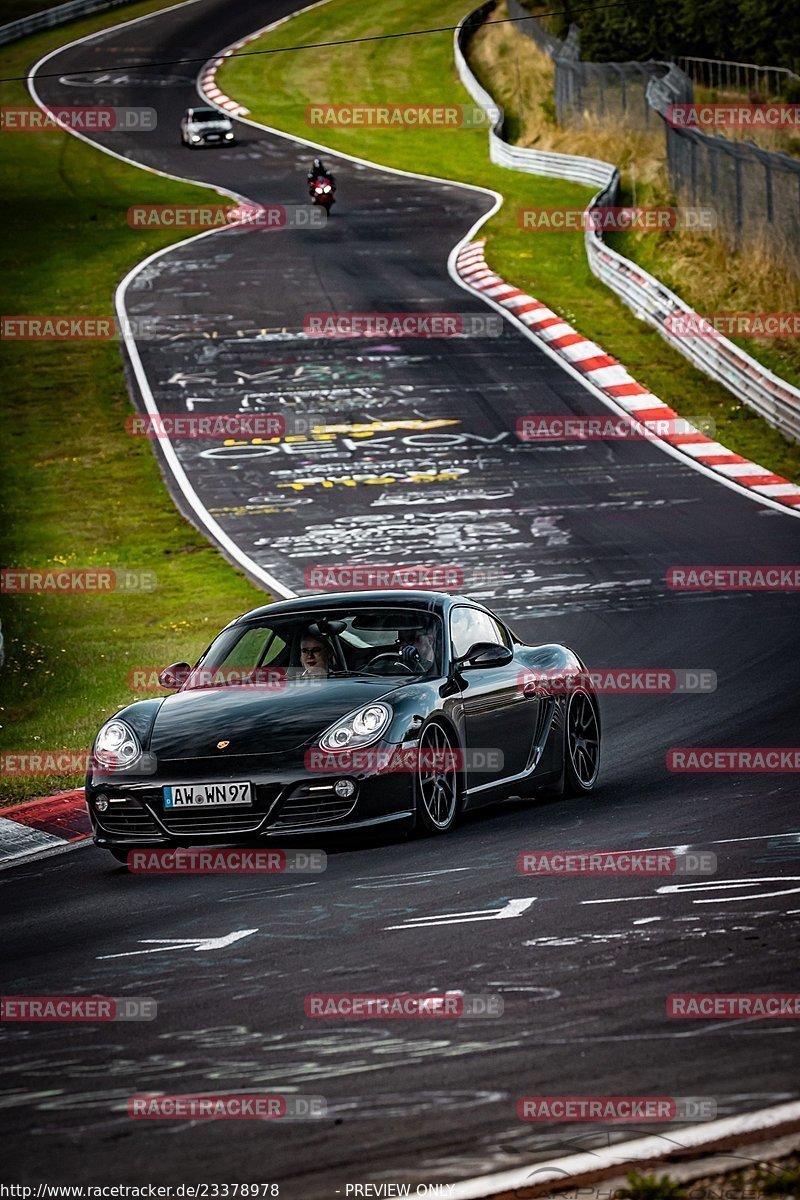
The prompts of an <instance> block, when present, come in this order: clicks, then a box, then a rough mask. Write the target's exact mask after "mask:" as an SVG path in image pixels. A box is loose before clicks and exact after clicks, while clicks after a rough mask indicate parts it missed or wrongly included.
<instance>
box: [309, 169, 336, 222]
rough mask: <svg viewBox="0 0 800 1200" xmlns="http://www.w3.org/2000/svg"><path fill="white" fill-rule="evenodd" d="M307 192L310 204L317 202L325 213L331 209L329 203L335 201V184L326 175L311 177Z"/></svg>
mask: <svg viewBox="0 0 800 1200" xmlns="http://www.w3.org/2000/svg"><path fill="white" fill-rule="evenodd" d="M308 192H309V195H310V196H311V203H312V204H319V205H321V206H322V208H324V209H325V211H326V212H327V213H329V212H330V211H331V205H332V204H334V203H335V193H336V184H335V183H334V182H333V180H332V179H330V178H329V177H328V176H327V175H319V176H318V177H317V178H316V179H312V180H311V182H310V183H309V185H308Z"/></svg>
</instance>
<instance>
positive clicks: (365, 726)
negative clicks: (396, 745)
mask: <svg viewBox="0 0 800 1200" xmlns="http://www.w3.org/2000/svg"><path fill="white" fill-rule="evenodd" d="M391 719H392V710H391V709H390V708H389V705H388V704H381V703H378V704H367V705H366V706H365V707H364V708H359V709H358V711H357V712H354V713H351V714H350V716H349V717H344V719H343V720H341V721H337V722H336V724H335V725H331V727H330V729H326V730H325V732H324V733H323V735H322V737H321V738H320V739H319V744H320V746H321V748H322V749H323V750H355V749H359V748H360V747H362V746H370V745H371V744H372V743H373V742H377V740H378V738H379V737H380V736H381V734H382V733H384V732H385V731H386V729H387V728H388V726H389V722H390V721H391Z"/></svg>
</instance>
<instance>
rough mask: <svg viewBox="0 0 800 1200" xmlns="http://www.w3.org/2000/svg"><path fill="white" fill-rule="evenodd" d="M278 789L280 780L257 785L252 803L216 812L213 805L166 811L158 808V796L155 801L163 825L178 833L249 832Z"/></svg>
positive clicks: (228, 806)
mask: <svg viewBox="0 0 800 1200" xmlns="http://www.w3.org/2000/svg"><path fill="white" fill-rule="evenodd" d="M280 790H281V788H280V784H277V783H274V784H272V783H271V784H260V785H257V786H256V789H255V802H254V804H253V805H252V807H249V808H238V807H237V806H236V805H233V804H231V805H226V806H225V808H224V809H223V808H221V809H219V811H217V812H215V811H214V810H213V809H212V808H204V809H203V810H202V811H201V812H193V811H192V810H191V809H181V810H176V811H165V810H162V809H161V797H160V796H159V798H158V800H157V801H156V803H157V805H158V809H157V811H158V815H159V819H160V821H161V822H162V824H163V825H164V828H165V829H168V830H169V832H170V833H174V834H177V835H181V836H183V835H186V834H191V833H205V834H214V833H219V834H228V833H252V832H253V831H254V830H256V829H258V828H259V827H260V826H261V825H262V824H263V822H264V818H265V817H266V815H267V813H268V812H269V810H270V808H271V807H272V805H273V803H274V802H275V800H276V799H277V798H278V796H279V795H280Z"/></svg>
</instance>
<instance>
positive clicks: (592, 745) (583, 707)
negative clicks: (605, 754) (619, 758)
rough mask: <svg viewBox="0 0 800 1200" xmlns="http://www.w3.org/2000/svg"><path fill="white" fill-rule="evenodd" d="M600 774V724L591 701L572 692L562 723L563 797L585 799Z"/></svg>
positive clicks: (590, 697) (581, 692)
mask: <svg viewBox="0 0 800 1200" xmlns="http://www.w3.org/2000/svg"><path fill="white" fill-rule="evenodd" d="M599 771H600V722H599V720H598V716H597V708H596V707H595V701H594V698H593V697H592V696H591V695H590V694H589V693H588V692H584V691H580V690H578V691H575V692H572V693H571V695H570V697H569V700H568V701H567V715H566V718H565V721H564V795H565V796H585V795H588V793H589V792H591V791H592V789H593V788H594V785H595V783H596V782H597V776H598V773H599Z"/></svg>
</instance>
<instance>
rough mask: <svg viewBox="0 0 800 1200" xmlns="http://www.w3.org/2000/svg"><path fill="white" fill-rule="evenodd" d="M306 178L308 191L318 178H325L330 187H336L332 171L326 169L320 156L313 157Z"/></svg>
mask: <svg viewBox="0 0 800 1200" xmlns="http://www.w3.org/2000/svg"><path fill="white" fill-rule="evenodd" d="M307 178H308V187H309V191H310V190H311V188H312V187H313V186H314V184H315V183H316V181H317V180H318V179H327V180H328V182H329V183H330V185H331V187H332V188H334V189H335V187H336V180H335V179H334V176H333V173H332V172H331V171H329V170H328V168H327V167H326V166H325V163H324V162H323V161H322V159H321V158H315V159H314V161H313V163H312V164H311V170H310V171H309V172H308V176H307Z"/></svg>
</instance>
